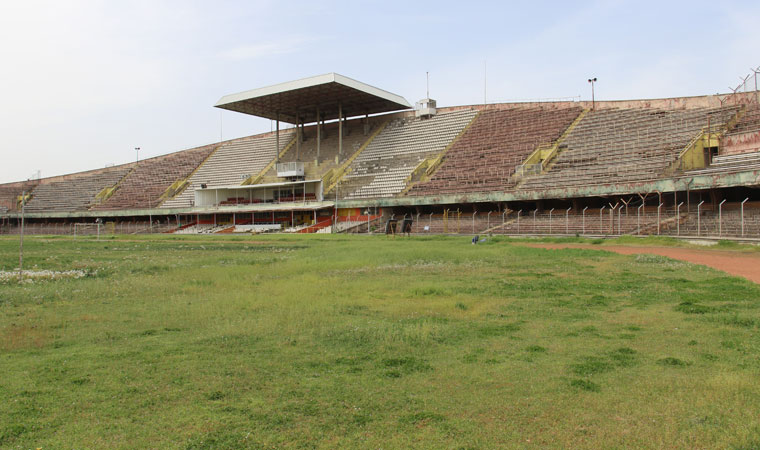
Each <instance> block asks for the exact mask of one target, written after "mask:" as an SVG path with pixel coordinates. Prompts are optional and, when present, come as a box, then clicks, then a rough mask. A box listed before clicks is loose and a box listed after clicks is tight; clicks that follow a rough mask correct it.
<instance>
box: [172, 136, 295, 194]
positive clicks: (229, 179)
mask: <svg viewBox="0 0 760 450" xmlns="http://www.w3.org/2000/svg"><path fill="white" fill-rule="evenodd" d="M294 132H295V130H294V129H290V130H286V131H280V148H279V149H275V146H276V135H275V133H268V134H265V135H258V136H252V137H246V138H241V139H235V140H233V141H227V142H224V143H222V145H221V146H220V147H219V148H218V149H217V150H216V151H215V152H214V153H212V154H211V156H209V157H208V159H207V160H206V161H205V162H204V163H203V164H202V165H201V166H200V167H199V168H198V170H196V171H195V173H193V175H192V176H191V177H190V180H189V184H188V186H187V188H185V190H184V191H182V193H180V194H179V195H177V196H176V197H174V198H170V199H168V200H166V201H165V202H164V203H163V204H162V205H161V207H162V208H187V207H190V206H192V205H193V202H194V201H195V189H197V188H200V186H201V184H206V185H208V186H209V187H212V186H224V185H235V184H241V183H242V182H243V181H245V180H246V179H247V178H248V177H249V176H252V175H256V174H258V173H259V172H261V170H263V169H264V167H266V165H267V164H269V163H270V162H271V161H272V160H273V159H274V158H275V153H276V152H279V151H281V150H282V149H283V148H285V146H286V145H288V143H289V142H290V141H291V140H292V138H293V133H294Z"/></svg>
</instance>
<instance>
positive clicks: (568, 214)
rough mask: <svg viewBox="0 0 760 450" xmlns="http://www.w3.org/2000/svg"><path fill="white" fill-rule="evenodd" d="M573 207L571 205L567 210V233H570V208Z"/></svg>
mask: <svg viewBox="0 0 760 450" xmlns="http://www.w3.org/2000/svg"><path fill="white" fill-rule="evenodd" d="M571 209H573V207H572V206H571V207H569V208H567V209H566V210H565V234H570V210H571Z"/></svg>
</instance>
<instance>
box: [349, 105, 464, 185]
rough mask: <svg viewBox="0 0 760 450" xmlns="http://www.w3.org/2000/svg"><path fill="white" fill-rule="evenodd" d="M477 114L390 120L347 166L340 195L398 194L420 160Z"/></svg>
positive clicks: (439, 148) (460, 112) (441, 147)
mask: <svg viewBox="0 0 760 450" xmlns="http://www.w3.org/2000/svg"><path fill="white" fill-rule="evenodd" d="M476 114H477V111H475V110H458V111H453V112H448V113H440V114H438V115H435V116H433V117H431V118H429V119H421V118H416V117H404V118H398V119H394V120H392V121H391V122H390V123H389V124H388V125H387V126H386V127H385V128H384V129H383V131H382V132H381V133H380V134H378V136H377V137H376V138H375V139H374V140H373V141H372V142H371V143H370V144H369V145H368V146H367V148H366V149H365V150H364V151H363V152H361V154H360V155H359V156H358V157H357V158H356V160H354V161H353V163H352V164H351V165H350V166H349V169H348V172H347V173H346V175H345V176H344V177H343V179H342V180H341V185H340V188H339V190H340V194H341V195H342V197H343V198H344V199H363V198H380V197H393V196H395V195H398V194H399V193H400V192H402V191H403V190H404V188H405V187H406V185H405V181H406V179H407V178H408V177H409V175H410V174H411V173H412V171H413V170H414V169H415V168H416V167H417V166H418V165H419V164H420V162H422V161H423V160H424V159H426V158H428V157H430V156H432V155H435V154H439V153H440V152H441V151H443V150H444V149H445V148H446V146H447V145H448V144H449V143H450V142H451V141H452V140H453V139H454V137H456V136H457V135H458V134H459V133H460V132H461V130H462V129H463V128H464V127H465V126H466V125H467V124H468V123H470V122H471V121H472V118H473V117H474V116H475V115H476Z"/></svg>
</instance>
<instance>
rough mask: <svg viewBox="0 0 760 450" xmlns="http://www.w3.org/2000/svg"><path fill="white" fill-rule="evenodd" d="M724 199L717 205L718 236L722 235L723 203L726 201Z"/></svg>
mask: <svg viewBox="0 0 760 450" xmlns="http://www.w3.org/2000/svg"><path fill="white" fill-rule="evenodd" d="M726 200H727V199H725V198H724V199H723V201H722V202H720V205H718V237H720V236H723V204H724V203H726Z"/></svg>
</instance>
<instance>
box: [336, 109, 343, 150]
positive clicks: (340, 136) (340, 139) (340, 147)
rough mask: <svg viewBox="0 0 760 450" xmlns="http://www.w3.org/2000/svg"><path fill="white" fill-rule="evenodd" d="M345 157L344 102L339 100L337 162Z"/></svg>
mask: <svg viewBox="0 0 760 450" xmlns="http://www.w3.org/2000/svg"><path fill="white" fill-rule="evenodd" d="M342 157H343V104H342V103H340V102H338V157H337V158H336V160H335V164H338V163H339V162H340V159H341V158H342Z"/></svg>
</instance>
